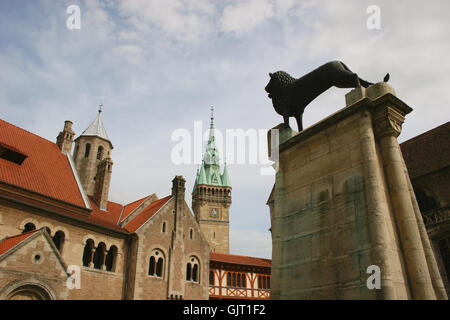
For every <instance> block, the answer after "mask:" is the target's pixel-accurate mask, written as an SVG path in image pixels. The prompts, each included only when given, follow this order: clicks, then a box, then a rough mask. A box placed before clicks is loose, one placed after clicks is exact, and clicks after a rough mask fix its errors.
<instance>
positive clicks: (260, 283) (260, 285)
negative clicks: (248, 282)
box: [258, 276, 262, 289]
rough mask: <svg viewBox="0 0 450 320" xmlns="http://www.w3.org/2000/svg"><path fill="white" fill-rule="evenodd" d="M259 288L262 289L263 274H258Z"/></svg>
mask: <svg viewBox="0 0 450 320" xmlns="http://www.w3.org/2000/svg"><path fill="white" fill-rule="evenodd" d="M258 288H259V289H262V281H261V276H258Z"/></svg>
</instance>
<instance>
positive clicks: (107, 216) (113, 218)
mask: <svg viewBox="0 0 450 320" xmlns="http://www.w3.org/2000/svg"><path fill="white" fill-rule="evenodd" d="M88 198H89V202H90V204H91V207H92V212H91V215H90V216H89V217H83V218H82V220H86V221H89V222H92V223H95V224H97V225H100V226H103V227H107V228H110V229H114V230H117V231H121V232H127V231H126V230H124V229H123V228H121V227H120V226H119V225H118V221H119V217H120V214H121V213H122V209H123V206H122V205H121V204H119V203H116V202H112V201H108V203H107V204H106V211H103V210H100V208H99V207H98V205H97V204H96V203H95V201H94V198H93V197H91V196H89V197H88Z"/></svg>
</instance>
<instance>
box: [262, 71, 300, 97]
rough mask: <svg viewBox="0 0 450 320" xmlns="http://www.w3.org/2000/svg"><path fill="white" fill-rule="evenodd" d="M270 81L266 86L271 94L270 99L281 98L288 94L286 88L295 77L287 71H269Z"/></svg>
mask: <svg viewBox="0 0 450 320" xmlns="http://www.w3.org/2000/svg"><path fill="white" fill-rule="evenodd" d="M269 76H270V81H269V83H268V84H267V86H266V87H265V88H264V89H265V90H266V92H267V93H268V94H269V98H270V99H274V98H275V99H276V98H281V97H282V96H284V95H286V92H285V89H286V87H289V85H291V84H292V83H293V82H294V81H295V78H293V77H291V76H290V75H289V74H288V73H287V72H284V71H277V72H275V73H269Z"/></svg>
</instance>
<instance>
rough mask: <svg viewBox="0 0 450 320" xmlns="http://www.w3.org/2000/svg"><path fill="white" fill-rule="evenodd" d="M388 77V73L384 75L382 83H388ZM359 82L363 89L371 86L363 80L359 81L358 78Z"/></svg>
mask: <svg viewBox="0 0 450 320" xmlns="http://www.w3.org/2000/svg"><path fill="white" fill-rule="evenodd" d="M389 77H390V75H389V73H386V75H385V76H384V78H383V82H388V81H389ZM359 82H360V83H361V85H362V86H363V87H364V88H367V87H368V86H371V85H373V83H372V82H369V81H366V80H363V79H361V78H359Z"/></svg>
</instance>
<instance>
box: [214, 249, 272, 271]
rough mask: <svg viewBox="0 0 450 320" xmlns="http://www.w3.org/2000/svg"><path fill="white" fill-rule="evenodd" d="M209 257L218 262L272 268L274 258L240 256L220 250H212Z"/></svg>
mask: <svg viewBox="0 0 450 320" xmlns="http://www.w3.org/2000/svg"><path fill="white" fill-rule="evenodd" d="M209 259H210V261H216V262H225V263H233V264H241V265H250V266H258V267H267V268H270V267H271V265H272V260H270V259H263V258H256V257H248V256H240V255H235V254H227V253H218V252H211V254H210V256H209Z"/></svg>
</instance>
